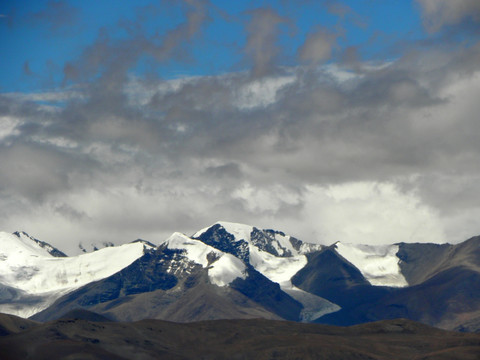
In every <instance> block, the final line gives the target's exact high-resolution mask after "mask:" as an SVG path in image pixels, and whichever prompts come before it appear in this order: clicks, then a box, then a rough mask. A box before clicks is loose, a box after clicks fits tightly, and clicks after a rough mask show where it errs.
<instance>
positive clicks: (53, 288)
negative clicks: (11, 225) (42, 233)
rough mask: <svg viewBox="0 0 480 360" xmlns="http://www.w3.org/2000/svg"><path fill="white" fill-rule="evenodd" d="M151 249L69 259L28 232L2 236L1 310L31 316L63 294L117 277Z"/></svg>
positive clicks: (111, 251) (130, 246)
mask: <svg viewBox="0 0 480 360" xmlns="http://www.w3.org/2000/svg"><path fill="white" fill-rule="evenodd" d="M147 247H148V245H145V244H143V243H131V244H126V245H122V246H118V247H112V248H105V249H102V250H99V251H96V252H93V253H88V254H84V255H80V256H74V257H67V256H65V254H63V253H61V252H60V251H59V250H58V249H55V248H54V247H52V246H51V245H49V244H47V243H45V242H41V241H39V240H37V239H35V238H33V237H30V236H28V235H27V234H26V233H14V234H8V233H0V311H2V312H5V313H10V314H15V315H19V316H23V317H28V316H30V315H32V314H34V313H36V312H38V311H40V310H42V309H45V308H46V307H48V306H49V305H50V304H51V303H53V301H55V300H56V299H58V298H59V297H60V296H62V295H63V294H66V293H68V292H70V291H72V290H74V289H76V288H79V287H81V286H83V285H86V284H88V283H90V282H92V281H95V280H98V279H102V278H105V277H107V276H110V275H112V274H114V273H115V272H117V271H118V270H120V269H122V268H123V267H125V266H127V265H128V264H130V263H131V262H132V261H134V260H135V259H137V258H138V257H140V256H142V255H143V253H144V251H145V249H147ZM111 259H115V261H111Z"/></svg>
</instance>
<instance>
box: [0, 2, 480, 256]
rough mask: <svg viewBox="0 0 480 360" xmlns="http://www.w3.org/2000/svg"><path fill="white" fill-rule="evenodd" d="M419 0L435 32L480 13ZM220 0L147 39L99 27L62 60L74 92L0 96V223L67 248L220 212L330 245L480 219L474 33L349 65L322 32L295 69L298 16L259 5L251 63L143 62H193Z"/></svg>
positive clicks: (194, 226) (450, 229) (463, 230)
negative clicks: (165, 65) (459, 40)
mask: <svg viewBox="0 0 480 360" xmlns="http://www.w3.org/2000/svg"><path fill="white" fill-rule="evenodd" d="M419 3H420V4H421V6H422V8H423V9H424V15H425V18H426V21H433V20H428V19H431V18H432V17H433V16H435V19H436V20H435V21H436V22H435V24H433V23H431V24H430V23H428V24H427V26H428V28H429V30H431V31H437V30H440V28H441V27H442V26H444V25H449V24H453V23H456V24H458V23H460V22H461V21H462V20H463V19H466V21H471V20H472V19H473V20H474V21H476V20H477V17H476V16H473V15H467V14H471V13H470V12H467V10H466V9H467V8H468V9H469V11H470V10H472V11H473V10H475V6H476V5H474V3H473V2H472V3H470V2H468V1H464V2H461V3H462V4H463V5H462V6H461V7H460V10H461V9H463V10H461V11H460V10H459V9H457V10H455V11H457V12H455V14H456V15H455V14H454V15H452V14H451V13H450V12H449V11H450V10H451V9H450V5H446V4H447V2H445V4H444V5H443V7H439V5H434V4H439V2H429V1H426V0H425V1H419ZM208 6H209V5H208V4H207V3H205V2H203V1H187V2H185V8H184V11H185V22H183V23H181V24H180V25H178V26H176V27H174V28H173V29H171V30H170V31H168V32H167V33H165V34H164V35H163V36H157V35H153V36H147V35H145V33H146V32H144V31H143V30H142V29H141V26H142V23H141V20H140V18H139V19H138V22H135V23H130V24H123V25H122V26H126V27H127V28H128V29H129V32H128V36H127V37H124V38H120V39H117V38H113V37H111V36H110V35H109V34H108V32H101V33H100V34H99V36H98V38H97V40H96V41H95V43H93V44H92V45H91V46H89V47H88V48H86V49H85V51H84V52H83V54H81V55H80V56H79V58H78V59H77V60H75V61H72V62H70V63H69V64H67V65H66V66H65V67H64V75H65V83H64V84H65V87H64V89H63V90H59V91H57V92H48V93H36V94H19V93H9V94H6V93H4V94H1V95H0V116H1V119H2V122H1V125H0V163H1V164H2V171H1V172H0V214H1V216H0V228H2V229H4V230H8V231H14V230H26V231H30V232H31V233H32V235H34V236H37V237H39V238H41V239H42V240H45V241H50V242H51V243H53V244H54V245H57V246H59V247H60V248H62V249H65V250H66V251H67V252H68V251H70V252H72V253H73V252H75V251H76V249H77V244H78V242H82V243H84V244H88V243H91V242H97V243H101V242H104V241H111V242H114V243H122V242H126V241H130V240H134V239H136V238H138V237H141V238H145V239H147V240H150V241H153V242H159V241H160V240H163V239H164V238H166V237H167V236H168V235H169V234H170V233H171V232H173V231H181V232H185V233H187V234H190V233H193V232H194V231H196V230H198V229H199V228H202V227H204V226H206V225H208V224H210V223H213V222H214V221H217V220H219V219H223V220H230V221H236V222H245V223H250V224H253V225H256V226H262V227H270V228H272V227H273V228H279V229H282V230H284V231H286V232H289V233H291V234H292V235H295V236H298V237H301V238H303V239H305V240H306V241H312V242H322V243H327V244H329V243H332V242H334V241H338V240H341V241H347V242H369V243H392V242H400V241H435V242H443V241H453V242H455V241H461V240H464V239H465V238H466V237H468V236H471V235H474V234H477V233H478V232H479V229H478V225H477V223H476V220H475V219H477V218H478V215H479V214H480V202H479V200H480V199H479V197H478V194H480V186H479V185H478V184H479V182H478V179H479V178H480V163H479V162H478V159H479V157H480V145H479V142H478V138H477V134H479V133H480V123H479V122H478V121H477V120H478V114H479V113H480V103H479V102H478V96H477V95H478V94H479V93H480V61H479V60H480V44H479V43H476V44H473V45H471V46H469V47H462V46H461V45H458V46H457V45H454V44H451V45H450V46H449V47H448V48H446V47H445V46H439V47H434V46H433V47H431V48H427V49H425V48H424V47H423V46H422V44H416V43H413V44H411V45H410V47H409V49H408V51H407V52H406V53H405V55H404V56H402V57H399V58H396V59H394V60H388V61H387V60H384V61H378V62H376V63H371V62H361V61H359V62H356V64H355V66H354V67H348V66H347V65H335V63H329V64H323V63H324V62H325V61H327V60H329V59H330V58H331V57H332V51H333V50H332V49H333V48H334V47H335V46H336V45H335V44H336V38H335V36H334V35H332V33H330V32H328V31H326V30H325V29H323V28H316V29H312V31H311V33H309V34H307V36H306V38H305V42H304V45H303V46H301V47H300V48H299V49H298V56H299V59H300V61H301V63H300V64H297V65H294V66H285V65H282V64H281V61H280V60H279V57H280V55H281V51H280V47H279V46H280V45H279V44H278V43H277V42H276V39H277V36H278V34H279V29H280V28H279V27H280V26H289V25H288V24H289V20H288V19H287V18H285V17H282V16H280V15H278V14H277V13H276V12H275V11H274V10H273V9H271V8H261V9H255V10H252V11H251V12H249V13H248V14H246V15H247V17H248V19H249V20H248V21H247V23H246V24H245V34H246V43H245V46H244V48H243V50H242V52H243V54H244V55H245V56H246V59H247V60H248V61H249V62H251V64H252V66H251V69H250V70H248V71H231V72H228V73H224V74H221V75H211V76H195V77H193V76H192V77H183V78H180V79H175V80H164V79H159V78H155V77H151V76H136V75H133V74H132V73H131V71H130V69H131V67H132V66H134V65H135V64H136V63H137V62H138V61H139V59H141V58H142V57H143V56H146V55H148V56H152V57H154V58H155V61H158V62H162V61H167V60H169V59H172V58H177V57H185V56H187V57H188V56H189V55H188V54H187V53H186V52H185V51H187V52H188V50H186V49H188V46H187V47H185V46H186V44H187V45H188V44H190V43H191V42H192V41H194V39H195V38H196V37H197V36H199V34H201V32H202V31H203V30H202V29H203V27H204V26H205V24H207V23H208V21H209V15H208ZM59 9H62V8H59ZM449 9H450V10H449ZM57 10H58V9H57ZM451 11H453V10H451ZM439 14H440V16H437V15H439ZM127 25H128V26H127ZM321 64H323V65H321Z"/></svg>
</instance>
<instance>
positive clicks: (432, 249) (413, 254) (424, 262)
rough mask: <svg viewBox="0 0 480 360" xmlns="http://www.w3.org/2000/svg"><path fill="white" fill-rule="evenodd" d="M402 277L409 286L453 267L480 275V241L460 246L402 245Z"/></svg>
mask: <svg viewBox="0 0 480 360" xmlns="http://www.w3.org/2000/svg"><path fill="white" fill-rule="evenodd" d="M397 256H398V258H399V259H400V260H401V261H400V262H399V265H400V268H401V271H402V274H403V275H404V276H405V279H406V280H407V282H408V283H409V284H410V285H417V284H420V283H422V282H424V281H426V280H428V279H429V278H431V277H433V276H435V275H436V274H438V273H440V272H442V271H444V270H447V269H449V268H452V267H457V266H465V267H469V268H471V269H473V270H475V271H477V272H480V237H478V236H477V237H473V238H471V239H469V240H467V241H464V242H463V243H460V244H457V245H450V244H440V245H439V244H419V243H415V244H407V243H401V244H399V250H398V252H397Z"/></svg>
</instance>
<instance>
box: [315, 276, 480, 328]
mask: <svg viewBox="0 0 480 360" xmlns="http://www.w3.org/2000/svg"><path fill="white" fill-rule="evenodd" d="M478 313H480V274H479V273H477V272H475V271H473V270H470V269H469V268H465V267H456V268H450V269H448V270H445V271H443V272H441V273H439V274H437V275H435V276H434V277H432V278H430V279H429V280H427V281H425V282H423V283H422V284H419V285H416V286H412V287H407V288H399V289H392V291H391V292H390V293H387V294H385V296H383V297H380V298H378V299H377V300H376V301H372V302H362V303H358V304H357V306H352V307H348V308H343V309H342V310H340V311H338V312H336V313H331V314H327V315H325V316H323V317H322V318H320V319H318V322H320V323H322V324H334V325H344V324H353V323H361V322H368V321H376V320H380V319H394V318H399V317H403V318H408V319H411V320H415V321H421V322H422V323H425V324H429V325H432V326H437V327H441V328H444V329H455V328H458V327H459V326H461V324H462V323H464V322H465V320H467V319H471V321H472V323H471V324H470V325H469V327H468V330H469V331H478V328H477V327H476V326H475V324H476V323H475V322H474V321H473V319H472V316H477V317H478ZM475 314H477V315H475ZM464 329H465V330H466V329H467V328H464Z"/></svg>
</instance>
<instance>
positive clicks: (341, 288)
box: [292, 247, 390, 325]
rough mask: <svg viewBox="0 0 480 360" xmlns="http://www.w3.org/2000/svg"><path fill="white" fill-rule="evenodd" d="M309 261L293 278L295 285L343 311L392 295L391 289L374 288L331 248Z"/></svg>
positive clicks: (313, 255) (309, 257)
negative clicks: (388, 294) (343, 309)
mask: <svg viewBox="0 0 480 360" xmlns="http://www.w3.org/2000/svg"><path fill="white" fill-rule="evenodd" d="M307 257H308V264H307V265H306V266H305V267H304V268H303V269H301V270H300V271H299V272H297V273H296V274H295V276H293V277H292V283H293V285H295V286H297V287H298V288H300V289H302V290H305V291H307V292H310V293H312V294H315V295H318V296H320V297H322V298H325V299H327V300H329V301H331V302H333V303H335V304H338V305H339V306H341V307H342V308H346V309H349V308H354V307H357V306H359V305H360V304H362V303H365V302H372V301H375V300H377V299H378V298H380V297H382V296H384V295H385V294H387V293H388V292H389V291H390V289H389V288H385V287H380V286H372V285H370V283H369V282H368V281H367V280H366V279H365V278H364V277H363V275H362V274H361V273H360V271H359V270H358V269H357V268H356V267H354V266H353V265H352V264H350V263H349V262H348V261H347V260H345V259H344V258H343V257H341V256H340V255H339V254H337V252H336V251H335V250H333V248H331V247H329V248H327V249H325V250H322V251H318V252H314V253H311V254H308V255H307ZM350 324H352V323H348V324H345V325H350ZM342 325H343V324H342Z"/></svg>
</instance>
